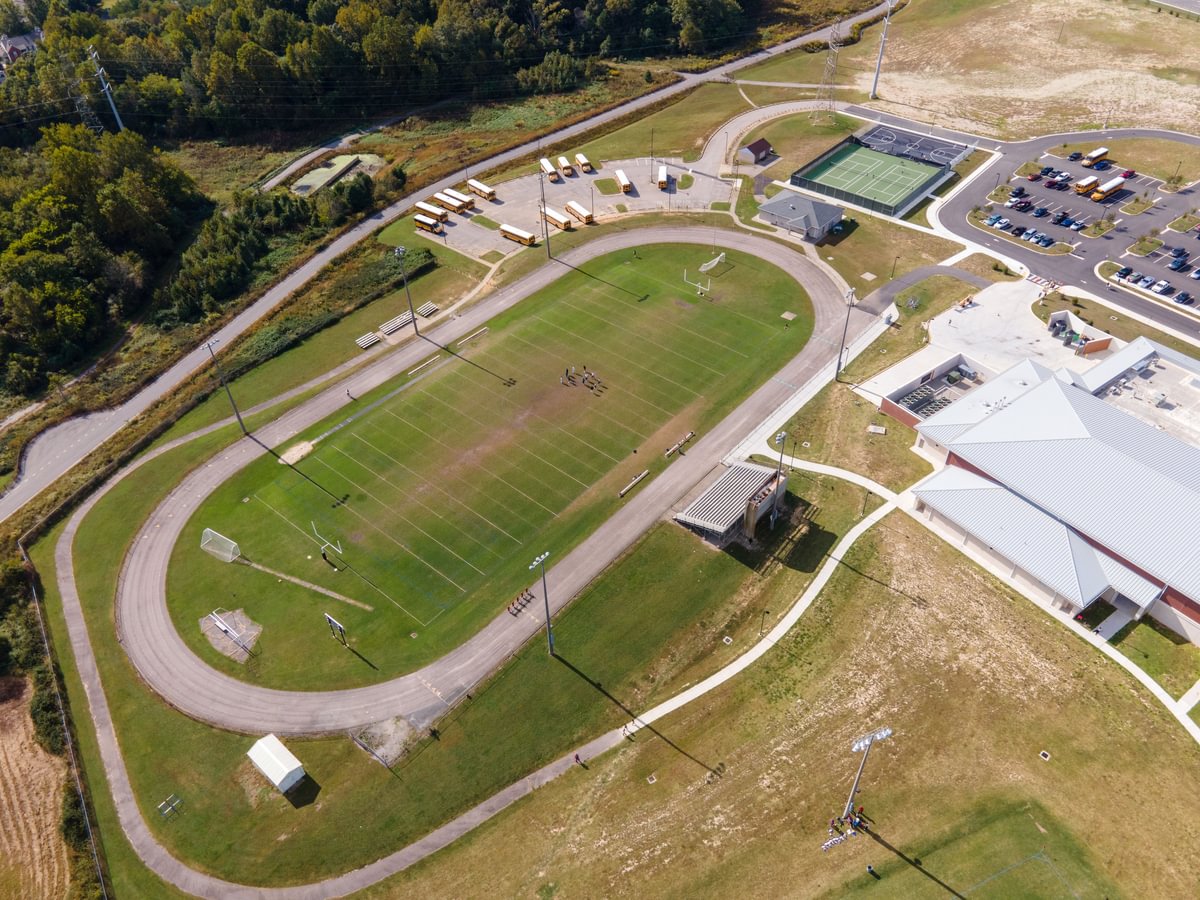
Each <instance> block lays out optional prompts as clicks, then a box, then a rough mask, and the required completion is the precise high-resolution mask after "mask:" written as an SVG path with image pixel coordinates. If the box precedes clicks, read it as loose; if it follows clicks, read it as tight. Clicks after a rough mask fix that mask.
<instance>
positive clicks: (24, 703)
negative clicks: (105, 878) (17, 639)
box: [0, 678, 69, 898]
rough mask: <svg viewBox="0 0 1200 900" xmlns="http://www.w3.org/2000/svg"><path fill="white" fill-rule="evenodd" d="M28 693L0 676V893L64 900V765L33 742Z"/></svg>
mask: <svg viewBox="0 0 1200 900" xmlns="http://www.w3.org/2000/svg"><path fill="white" fill-rule="evenodd" d="M30 695H31V689H30V686H29V682H28V681H26V680H25V679H24V678H0V895H3V896H6V897H31V898H32V897H62V896H64V895H65V894H66V892H67V884H68V881H69V869H68V862H67V848H66V845H65V844H64V843H63V840H62V838H61V837H60V836H59V831H58V819H59V812H60V809H61V803H62V788H63V783H64V781H65V779H66V771H67V767H66V763H65V762H64V761H63V760H62V759H59V758H58V757H57V756H51V755H50V754H49V753H47V752H46V751H45V750H43V749H42V748H41V747H39V746H38V744H37V743H36V742H35V741H34V739H33V722H32V720H31V719H30V718H29V700H30Z"/></svg>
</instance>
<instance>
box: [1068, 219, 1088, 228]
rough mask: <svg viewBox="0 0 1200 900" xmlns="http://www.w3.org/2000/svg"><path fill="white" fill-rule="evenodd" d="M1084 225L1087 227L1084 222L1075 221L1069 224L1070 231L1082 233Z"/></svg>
mask: <svg viewBox="0 0 1200 900" xmlns="http://www.w3.org/2000/svg"><path fill="white" fill-rule="evenodd" d="M1086 225H1087V223H1086V222H1084V221H1083V220H1082V219H1076V220H1075V221H1074V222H1073V223H1071V230H1072V231H1083V229H1084V227H1085V226H1086Z"/></svg>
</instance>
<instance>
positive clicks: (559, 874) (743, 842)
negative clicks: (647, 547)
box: [368, 514, 1200, 897]
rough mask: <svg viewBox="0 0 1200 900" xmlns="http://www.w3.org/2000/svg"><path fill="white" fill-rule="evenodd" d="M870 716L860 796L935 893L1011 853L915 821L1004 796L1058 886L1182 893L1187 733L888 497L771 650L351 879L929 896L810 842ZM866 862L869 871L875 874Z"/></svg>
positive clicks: (1192, 760) (470, 890) (1187, 818)
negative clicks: (515, 797)
mask: <svg viewBox="0 0 1200 900" xmlns="http://www.w3.org/2000/svg"><path fill="white" fill-rule="evenodd" d="M880 724H888V725H891V726H892V727H893V728H894V729H895V735H894V737H893V738H892V739H891V740H889V741H887V742H885V743H883V744H880V745H879V747H878V748H877V749H876V750H874V751H873V752H872V754H871V758H870V764H869V766H868V768H867V773H866V777H865V779H864V782H863V797H862V802H864V804H865V805H866V806H867V809H868V812H869V813H870V814H871V815H872V816H873V818H874V819H875V820H876V823H877V824H876V830H877V831H879V832H881V833H882V834H884V835H886V837H887V840H888V841H890V842H891V844H893V845H894V846H896V847H899V848H902V849H904V850H906V851H907V852H909V853H910V854H911V855H914V856H923V857H925V858H926V863H925V864H926V865H927V866H929V867H930V870H931V872H932V871H936V872H939V873H942V874H944V875H945V877H948V878H950V880H951V881H952V882H953V883H954V886H955V887H956V888H958V889H960V890H961V889H963V888H966V887H967V886H968V885H970V884H973V883H974V882H975V881H977V880H979V878H980V877H981V876H980V874H979V873H980V872H981V870H982V871H987V872H994V871H996V870H999V869H1001V868H1003V867H1004V866H1006V865H1008V864H1010V863H1012V862H1013V861H1014V860H1013V858H1012V857H1011V856H1005V855H1004V854H1005V850H1004V848H1005V847H1006V846H1007V844H1005V843H1004V842H1000V843H999V844H997V845H995V847H993V846H992V845H987V846H985V847H982V848H976V850H977V851H978V850H982V851H983V852H982V853H981V852H968V847H967V846H965V845H966V844H969V843H970V839H969V837H968V838H966V839H965V840H960V841H958V842H957V843H956V842H954V841H950V843H949V844H947V843H946V842H945V841H941V842H939V837H941V838H944V837H945V836H946V834H947V832H948V831H952V830H953V829H954V828H955V827H970V826H971V825H972V824H974V823H976V822H978V820H979V818H980V812H979V811H980V809H984V810H996V809H1000V808H1003V807H1005V806H1006V805H1007V806H1009V807H1010V808H1013V807H1015V809H1016V812H1015V813H1014V814H1013V815H1011V816H1010V820H1009V821H1008V825H1007V827H1008V832H1006V833H1005V834H1004V835H1002V837H1005V838H1012V839H1013V840H1015V839H1016V838H1018V837H1019V838H1020V839H1021V840H1024V841H1026V842H1032V843H1033V844H1034V846H1035V848H1036V846H1037V845H1038V843H1040V842H1042V841H1043V840H1049V839H1051V838H1054V837H1055V836H1060V837H1061V836H1062V835H1063V834H1064V833H1065V832H1067V831H1069V832H1070V833H1073V834H1074V835H1075V836H1076V837H1077V839H1078V843H1071V841H1070V837H1069V835H1068V836H1067V838H1066V839H1067V842H1068V846H1069V847H1070V848H1071V850H1072V852H1071V853H1069V854H1066V855H1065V856H1063V857H1062V858H1057V859H1056V864H1057V866H1058V867H1059V868H1060V869H1061V870H1062V872H1063V873H1064V874H1065V876H1066V880H1067V881H1068V883H1069V884H1070V885H1071V889H1072V890H1074V891H1076V895H1078V896H1115V895H1118V894H1120V893H1122V892H1124V893H1126V894H1127V895H1128V896H1154V897H1194V896H1195V895H1196V892H1197V887H1198V884H1197V875H1196V872H1195V870H1194V869H1195V867H1194V865H1193V861H1194V850H1195V847H1196V846H1197V844H1198V843H1200V826H1197V824H1196V822H1195V818H1194V816H1193V815H1192V813H1193V811H1194V809H1195V808H1196V804H1197V803H1198V802H1200V779H1198V778H1197V765H1198V764H1200V749H1198V748H1197V747H1196V746H1195V744H1194V743H1193V742H1192V741H1191V739H1190V738H1189V737H1187V735H1186V734H1185V733H1184V732H1183V731H1182V729H1181V728H1180V727H1179V725H1178V724H1177V723H1176V722H1175V721H1174V720H1173V719H1172V718H1170V717H1169V716H1167V715H1166V713H1165V712H1164V711H1163V710H1162V709H1161V707H1159V706H1158V705H1157V704H1156V703H1155V702H1154V701H1152V700H1151V699H1150V698H1149V696H1148V695H1147V694H1146V693H1145V692H1144V691H1143V690H1141V689H1140V688H1139V687H1138V686H1137V685H1136V684H1135V683H1134V682H1133V681H1132V680H1131V679H1130V678H1129V677H1128V676H1127V675H1126V674H1125V673H1124V672H1123V671H1122V670H1120V669H1118V668H1116V667H1115V666H1114V665H1112V663H1111V662H1109V661H1108V660H1107V659H1105V658H1104V657H1102V656H1100V655H1099V654H1096V653H1095V652H1093V651H1092V650H1091V649H1090V648H1088V647H1087V646H1086V645H1085V644H1083V643H1082V642H1081V641H1079V640H1077V639H1075V638H1074V637H1072V636H1071V635H1070V634H1069V633H1068V632H1067V631H1066V630H1065V629H1064V628H1063V626H1062V625H1060V624H1059V623H1057V622H1053V621H1051V620H1050V619H1048V618H1047V617H1046V616H1045V615H1044V614H1042V613H1041V612H1039V611H1038V610H1037V609H1036V608H1034V607H1033V606H1032V605H1031V604H1029V603H1028V602H1027V601H1025V600H1023V599H1021V598H1019V597H1014V596H1013V595H1011V594H1010V593H1009V592H1008V591H1007V590H1006V589H1004V588H1003V587H1002V586H1000V585H998V584H997V583H996V582H995V581H994V580H993V579H991V578H990V577H989V576H987V575H986V574H985V573H983V572H982V571H981V570H979V569H978V568H976V567H974V566H973V565H971V564H969V563H968V562H966V561H965V560H964V559H963V558H962V557H961V556H959V555H958V554H957V552H956V551H955V550H954V549H953V548H951V547H949V546H947V545H945V544H943V543H941V542H940V541H938V540H937V539H936V538H934V537H933V536H932V535H930V534H929V533H928V532H926V531H925V530H924V529H923V528H922V527H921V526H920V525H919V524H917V523H915V522H913V521H912V520H911V519H909V518H907V517H906V516H903V515H900V514H893V515H892V516H890V517H889V518H887V519H885V520H884V521H883V522H882V523H881V524H880V525H879V526H877V528H876V529H875V530H874V531H873V532H872V533H871V534H870V535H869V536H868V537H867V538H865V539H864V542H863V543H862V544H860V545H859V546H858V547H856V548H855V550H854V551H853V552H852V553H851V554H850V556H849V558H848V559H847V565H846V566H845V567H843V568H841V569H840V570H839V571H838V573H837V574H836V575H835V577H834V579H833V580H832V581H831V582H830V584H829V586H828V587H827V588H826V590H825V591H824V592H823V595H822V597H821V598H820V599H818V601H817V602H816V603H815V604H814V605H813V607H812V608H811V609H810V610H809V611H808V612H807V613H805V615H804V617H803V618H802V620H801V622H800V623H799V624H798V625H797V627H796V628H794V629H793V631H792V632H791V634H789V636H788V637H787V638H786V639H785V640H784V641H782V642H781V643H780V644H779V645H778V646H777V648H776V649H775V650H773V651H772V652H771V654H769V655H768V656H767V657H766V658H765V659H764V660H763V661H762V662H760V663H758V664H757V665H756V666H754V667H753V668H752V669H750V670H749V671H748V672H747V673H745V674H743V675H741V676H739V677H738V678H736V679H735V680H733V681H732V682H730V683H728V684H727V685H725V686H723V687H722V688H720V689H718V690H717V691H715V692H713V693H712V694H710V695H708V696H707V697H706V698H704V699H703V700H700V701H698V702H696V703H694V704H692V705H691V706H689V707H687V708H685V710H683V711H681V712H680V713H679V714H676V715H675V716H672V717H670V718H668V719H667V720H665V721H663V722H661V723H659V727H660V730H661V732H662V733H663V735H665V736H666V737H667V738H669V739H670V741H671V742H672V744H668V743H666V742H665V741H664V740H659V739H655V738H652V737H651V736H649V735H647V734H645V733H644V732H643V733H642V735H639V738H638V740H637V742H636V743H633V744H627V745H625V746H624V747H622V749H621V750H620V751H618V752H614V753H610V754H608V755H606V756H604V757H601V758H599V759H596V760H594V761H592V762H591V763H590V766H589V769H588V770H587V771H583V770H577V771H573V772H572V773H570V774H569V775H567V776H565V777H563V778H561V779H559V780H558V781H556V782H555V783H553V784H551V785H550V786H547V787H545V788H543V789H541V790H539V791H538V792H537V793H535V794H534V795H533V796H532V797H529V798H527V799H525V800H523V801H522V802H521V803H520V804H518V805H517V806H516V807H515V808H513V809H511V810H510V811H508V812H506V813H504V814H502V815H500V816H498V817H497V818H495V819H493V820H492V821H491V822H489V823H488V824H486V825H484V826H483V827H481V828H480V829H478V830H477V831H475V832H473V833H472V834H471V835H470V836H469V837H467V838H465V839H464V840H462V841H460V842H459V843H457V844H455V845H453V846H452V847H451V848H450V849H449V850H447V851H444V852H442V853H440V854H439V855H438V856H436V857H434V858H433V859H431V860H429V861H427V862H426V863H424V864H422V865H420V866H418V867H416V868H415V869H414V870H412V871H411V872H409V873H406V874H405V875H403V876H400V877H398V878H395V879H392V880H391V881H389V882H387V883H385V884H384V885H382V886H380V887H379V888H377V889H375V890H373V891H370V892H368V896H371V897H399V896H435V895H436V896H453V897H485V896H486V897H494V896H505V897H534V896H537V897H552V896H556V897H600V896H606V897H646V896H674V897H729V896H789V897H808V896H816V895H825V894H828V895H831V896H845V895H846V894H848V893H852V892H854V891H855V890H858V889H862V888H865V887H869V888H870V889H872V891H873V892H875V891H879V890H882V891H883V892H884V894H886V895H888V896H891V897H910V896H927V897H936V896H945V894H944V893H940V892H939V891H938V889H936V888H935V887H934V886H933V885H931V884H930V883H929V882H928V881H927V880H926V878H927V876H925V875H923V874H922V873H921V872H919V871H917V870H916V869H913V868H910V867H908V866H906V865H904V864H903V863H901V862H900V861H899V860H897V859H896V858H894V857H893V856H891V855H889V854H887V853H886V852H884V851H883V850H882V848H880V847H878V846H877V845H875V844H874V843H873V842H872V841H870V840H869V839H866V838H860V839H858V840H856V841H851V842H850V843H848V844H846V845H844V846H842V847H839V848H837V852H834V851H830V852H829V853H826V854H822V853H821V852H819V850H818V847H819V845H820V843H821V841H822V840H823V839H824V838H825V829H826V823H827V822H828V820H829V818H830V816H831V815H833V814H835V812H837V811H839V808H840V806H841V804H842V803H843V802H844V799H845V791H846V789H847V786H848V783H849V781H850V779H851V777H852V775H853V768H854V764H855V762H856V761H857V757H855V756H854V755H853V754H851V753H849V752H848V747H849V742H850V740H851V739H852V738H853V737H855V736H856V735H858V734H859V733H861V732H863V731H864V730H867V729H869V728H871V727H873V726H878V725H880ZM1043 749H1045V750H1048V751H1049V752H1050V754H1051V757H1052V759H1051V761H1050V762H1048V763H1047V762H1043V761H1042V760H1040V759H1039V758H1038V755H1037V754H1038V752H1039V751H1040V750H1043ZM706 767H708V768H712V769H716V770H718V771H719V772H720V773H721V774H720V776H719V777H714V776H713V775H712V774H711V773H710V772H709V770H708V768H706ZM651 774H654V775H655V776H656V783H655V784H653V785H650V784H648V783H647V781H646V778H647V776H649V775H651ZM985 818H986V815H985ZM1043 826H1049V834H1047V829H1046V828H1044V827H1043ZM1168 826H1169V827H1168ZM1164 829H1165V830H1164ZM1060 846H1061V843H1060ZM960 850H961V851H962V852H958V851H960ZM867 862H873V863H874V864H875V866H876V868H882V867H884V866H886V867H888V870H887V877H886V878H885V880H884V881H883V882H881V883H879V886H878V887H875V886H874V884H873V883H872V882H870V880H869V879H865V876H864V875H863V868H864V864H865V863H867ZM484 872H486V873H487V876H486V878H485V877H482V876H481V873H484ZM950 873H966V874H954V875H952V874H950ZM1022 877H1027V876H1023V874H1022V873H1017V875H1015V876H1014V879H1015V881H1014V882H1010V884H1012V885H1013V886H1015V887H1019V886H1020V884H1021V879H1022ZM864 881H865V882H866V884H865V885H864V884H863V883H862V882H864ZM1117 885H1119V887H1117ZM1059 887H1060V889H1061V885H1060V886H1059ZM1017 892H1018V893H1019V890H1018V891H1017ZM991 895H992V896H1003V895H1004V894H1002V893H1001V894H996V893H994V892H993V893H992V894H991ZM1014 895H1015V894H1013V893H1010V894H1008V896H1014Z"/></svg>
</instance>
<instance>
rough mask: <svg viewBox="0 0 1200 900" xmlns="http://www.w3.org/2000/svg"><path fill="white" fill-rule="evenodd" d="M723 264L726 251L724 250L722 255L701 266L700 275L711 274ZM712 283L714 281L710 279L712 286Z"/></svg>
mask: <svg viewBox="0 0 1200 900" xmlns="http://www.w3.org/2000/svg"><path fill="white" fill-rule="evenodd" d="M723 262H725V251H724V250H722V251H721V252H720V254H718V255H717V256H716V257H714V258H713V259H710V260H709V261H708V262H706V263H704V264H703V265H701V266H700V274H702V275H703V274H705V273H706V272H711V271H712V270H713V269H715V268H716V267H717V266H719V265H720V264H721V263H723ZM711 282H712V280H711V279H709V283H710V284H711Z"/></svg>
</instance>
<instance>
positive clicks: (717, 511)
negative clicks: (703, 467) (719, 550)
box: [675, 462, 787, 543]
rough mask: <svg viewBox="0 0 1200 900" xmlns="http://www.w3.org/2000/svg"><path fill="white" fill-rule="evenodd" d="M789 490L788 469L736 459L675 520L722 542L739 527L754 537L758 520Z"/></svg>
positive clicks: (781, 499)
mask: <svg viewBox="0 0 1200 900" xmlns="http://www.w3.org/2000/svg"><path fill="white" fill-rule="evenodd" d="M786 491H787V475H786V473H780V472H777V470H776V469H774V468H768V467H767V466H760V465H758V464H756V463H747V462H742V463H736V464H735V465H732V466H730V467H729V469H728V470H727V471H726V472H725V473H724V474H723V475H722V476H721V477H720V478H718V479H717V480H716V481H715V482H714V483H713V484H712V485H710V486H709V487H708V488H706V489H705V490H704V492H703V493H702V494H701V495H700V496H699V497H697V498H696V499H695V500H693V501H692V502H691V503H690V504H688V506H687V508H686V509H684V510H683V512H681V513H678V514H677V515H676V516H675V521H677V522H680V523H682V524H684V525H687V526H689V527H691V528H694V529H696V530H697V531H699V532H700V533H701V534H702V535H704V536H705V537H706V538H708V539H709V540H711V541H714V542H716V543H722V542H724V541H727V540H729V539H730V538H732V537H733V536H734V535H735V534H736V533H737V532H738V531H739V528H740V530H741V532H742V533H743V534H744V535H745V536H746V537H749V538H753V537H754V532H755V528H756V527H757V525H758V522H759V520H760V519H761V518H762V517H763V516H764V515H765V514H767V513H769V512H770V511H771V510H772V509H773V508H774V504H775V503H776V502H777V500H778V502H780V503H782V502H783V494H784V493H785V492H786Z"/></svg>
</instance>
